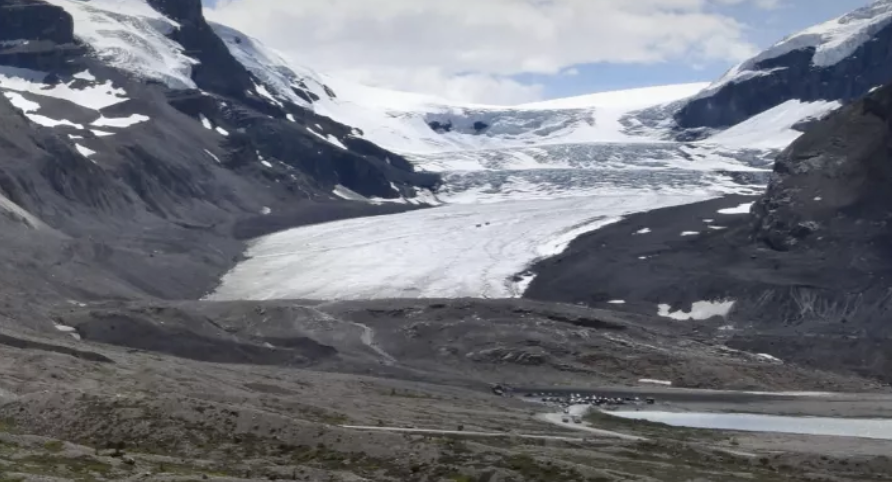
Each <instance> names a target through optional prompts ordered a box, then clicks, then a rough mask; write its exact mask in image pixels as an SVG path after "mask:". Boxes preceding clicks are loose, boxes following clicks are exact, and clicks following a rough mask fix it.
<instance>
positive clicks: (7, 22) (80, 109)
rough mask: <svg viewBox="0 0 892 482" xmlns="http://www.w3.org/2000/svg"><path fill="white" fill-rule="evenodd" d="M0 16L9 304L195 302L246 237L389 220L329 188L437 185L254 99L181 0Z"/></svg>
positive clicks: (404, 191) (192, 4)
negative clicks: (357, 219) (360, 218)
mask: <svg viewBox="0 0 892 482" xmlns="http://www.w3.org/2000/svg"><path fill="white" fill-rule="evenodd" d="M0 23H2V28H0V93H2V95H0V118H2V119H3V122H2V125H0V141H2V142H0V213H2V214H3V215H2V216H0V223H2V224H3V225H4V228H3V229H2V234H0V236H2V238H3V246H4V249H3V254H2V255H0V258H2V260H0V262H2V263H3V266H4V268H5V272H6V273H7V276H4V279H3V281H2V285H3V287H4V290H3V297H4V298H8V299H9V301H8V303H9V304H11V305H13V306H23V305H27V304H28V303H32V302H34V301H35V300H47V299H73V300H81V299H92V298H97V297H99V298H107V297H119V296H123V297H134V296H136V297H139V296H161V297H177V298H181V297H184V296H185V297H199V296H201V294H203V293H204V292H206V291H207V290H208V289H210V288H211V287H212V286H213V284H214V283H215V280H216V279H217V278H218V277H219V275H220V274H222V272H224V271H225V270H226V269H228V267H229V266H231V264H232V263H233V262H234V260H235V259H237V257H238V256H239V254H240V252H241V251H242V249H243V248H242V243H241V241H240V239H243V238H244V237H246V236H248V235H257V234H264V233H266V232H270V231H272V230H275V229H279V228H280V227H289V226H294V225H300V224H305V223H313V222H320V221H326V220H330V219H338V218H344V217H352V216H357V215H368V214H375V213H378V212H382V213H383V212H395V211H398V210H403V209H405V208H403V207H399V206H374V205H370V204H362V205H358V204H356V203H347V202H343V201H342V200H341V198H340V197H338V196H337V195H335V194H333V191H336V190H341V191H343V192H351V193H359V194H361V195H364V196H367V197H370V198H393V199H400V198H401V197H403V196H414V195H415V192H416V190H417V189H427V188H431V187H434V186H435V185H436V183H437V182H438V181H437V176H435V175H430V174H423V173H417V172H415V169H414V168H413V166H412V165H411V164H409V163H408V162H407V161H406V160H405V159H404V158H402V157H400V156H399V155H397V154H394V153H391V152H388V151H385V150H384V149H382V148H380V147H378V146H376V145H374V144H372V143H370V142H368V141H366V140H364V139H362V138H361V137H358V136H355V135H354V133H355V130H354V129H353V128H352V127H348V126H345V125H342V124H339V123H337V122H335V121H333V120H331V119H330V118H327V117H323V116H320V115H318V114H315V113H314V112H313V111H312V110H310V109H307V108H305V106H304V105H302V104H296V103H287V102H283V101H277V100H275V101H274V100H273V99H269V98H266V97H264V96H263V95H262V93H263V92H265V88H264V83H263V81H262V80H259V79H258V78H257V77H256V76H254V74H252V73H251V72H250V71H249V70H248V69H247V68H246V67H245V66H244V65H242V64H241V63H240V62H239V61H238V60H237V59H236V58H235V57H234V56H233V55H232V54H231V52H230V51H229V49H228V48H227V46H226V44H225V42H224V41H223V40H222V39H221V38H220V37H219V36H218V35H217V34H216V33H215V31H214V30H213V29H212V28H211V26H210V25H209V24H208V23H207V22H206V21H205V19H204V18H203V16H202V12H201V5H200V2H199V1H198V0H194V1H193V0H190V1H177V2H164V1H151V2H146V1H142V0H139V1H132V2H115V1H111V0H94V1H91V2H80V1H74V0H46V1H43V0H4V1H2V2H0ZM294 88H295V91H298V86H295V87H294ZM331 95H334V94H333V93H332V94H331ZM359 194H357V195H359ZM265 226H267V227H265Z"/></svg>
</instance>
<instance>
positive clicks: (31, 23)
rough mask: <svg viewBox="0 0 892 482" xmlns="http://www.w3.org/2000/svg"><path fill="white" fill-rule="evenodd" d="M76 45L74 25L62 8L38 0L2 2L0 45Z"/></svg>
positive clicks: (0, 11)
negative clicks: (30, 42)
mask: <svg viewBox="0 0 892 482" xmlns="http://www.w3.org/2000/svg"><path fill="white" fill-rule="evenodd" d="M44 40H45V41H50V42H53V43H56V44H68V43H73V42H74V23H73V20H72V18H71V15H68V14H67V13H66V12H65V11H64V10H63V9H61V8H59V7H56V6H52V5H47V4H45V3H43V2H40V1H39V0H2V1H0V43H9V44H15V43H19V42H21V41H44Z"/></svg>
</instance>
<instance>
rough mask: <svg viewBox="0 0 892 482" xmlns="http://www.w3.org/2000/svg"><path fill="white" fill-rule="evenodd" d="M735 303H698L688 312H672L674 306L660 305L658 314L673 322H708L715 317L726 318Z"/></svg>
mask: <svg viewBox="0 0 892 482" xmlns="http://www.w3.org/2000/svg"><path fill="white" fill-rule="evenodd" d="M734 303H735V302H734V301H732V300H726V301H697V302H695V303H693V305H692V306H691V311H690V312H686V311H684V310H679V311H675V312H672V311H670V310H671V309H672V306H670V305H665V304H664V305H659V306H658V308H659V310H658V311H657V314H658V315H659V316H662V317H664V318H672V319H673V320H681V321H684V320H708V319H710V318H712V317H714V316H721V317H725V316H728V313H730V312H731V308H733V307H734Z"/></svg>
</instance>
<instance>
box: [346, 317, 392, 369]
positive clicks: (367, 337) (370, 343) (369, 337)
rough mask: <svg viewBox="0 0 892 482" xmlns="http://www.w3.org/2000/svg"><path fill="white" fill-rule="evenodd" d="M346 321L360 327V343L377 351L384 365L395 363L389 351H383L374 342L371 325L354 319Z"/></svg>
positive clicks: (373, 332) (373, 331)
mask: <svg viewBox="0 0 892 482" xmlns="http://www.w3.org/2000/svg"><path fill="white" fill-rule="evenodd" d="M347 323H350V324H351V325H353V326H356V327H357V328H360V329H361V330H362V335H360V340H361V341H362V344H363V345H365V346H367V347H369V348H371V349H372V351H374V352H375V353H377V354H378V355H379V356H380V357H381V359H382V361H383V362H384V364H385V365H388V366H393V365H395V364H396V363H397V361H396V358H394V357H393V356H392V355H391V354H390V353H387V352H386V351H384V349H383V348H381V345H379V344H378V343H376V342H375V330H374V329H372V327H370V326H369V325H366V324H363V323H357V322H355V321H347Z"/></svg>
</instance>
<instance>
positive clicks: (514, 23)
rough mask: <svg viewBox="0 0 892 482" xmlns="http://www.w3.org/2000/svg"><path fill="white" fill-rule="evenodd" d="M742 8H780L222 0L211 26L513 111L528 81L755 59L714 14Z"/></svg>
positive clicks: (633, 0) (383, 81)
mask: <svg viewBox="0 0 892 482" xmlns="http://www.w3.org/2000/svg"><path fill="white" fill-rule="evenodd" d="M742 2H750V3H752V4H753V5H755V6H757V7H759V8H772V7H774V6H776V5H775V4H776V3H777V0H485V1H476V0H475V1H472V0H299V1H298V0H218V2H217V5H216V7H214V8H213V9H211V10H209V11H208V16H209V17H210V18H211V19H213V20H215V21H219V22H221V23H225V24H227V25H230V26H233V27H235V28H238V29H240V30H242V31H244V32H245V33H247V34H249V35H251V36H254V37H257V38H259V39H261V40H263V41H264V42H265V43H267V44H269V45H270V46H272V47H274V48H276V49H278V50H280V51H282V52H283V53H284V54H286V55H287V56H289V57H290V58H292V59H293V60H294V61H296V62H299V63H301V64H305V65H309V66H312V67H314V68H316V69H318V70H322V71H326V72H328V73H330V74H332V75H343V76H346V77H349V78H351V79H354V80H361V81H365V82H368V83H372V84H375V85H379V86H384V87H393V88H398V89H404V90H411V91H418V92H427V93H434V94H437V95H440V96H444V97H450V98H455V99H458V100H468V101H475V102H487V103H496V102H509V103H510V102H513V101H529V100H534V99H535V98H536V97H538V96H540V94H541V90H542V88H541V86H538V85H524V84H521V83H519V82H516V81H514V80H512V79H511V78H510V76H513V75H516V74H521V73H533V74H545V75H558V74H560V73H561V72H562V71H566V70H567V69H568V68H569V67H571V66H573V65H580V64H588V63H593V62H621V63H642V62H643V63H650V62H663V61H681V62H687V63H690V64H694V63H698V62H708V61H715V60H721V61H735V60H741V59H743V58H746V57H748V56H750V55H752V54H753V53H754V52H755V49H754V46H753V45H752V44H750V43H748V42H747V41H746V40H745V39H744V36H743V30H744V26H743V25H741V24H740V23H738V22H737V21H735V20H734V19H733V18H730V17H728V16H723V15H721V14H718V13H716V9H715V8H714V7H717V6H721V5H729V4H739V3H742Z"/></svg>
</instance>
